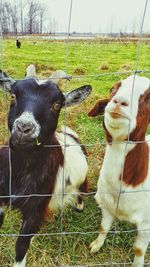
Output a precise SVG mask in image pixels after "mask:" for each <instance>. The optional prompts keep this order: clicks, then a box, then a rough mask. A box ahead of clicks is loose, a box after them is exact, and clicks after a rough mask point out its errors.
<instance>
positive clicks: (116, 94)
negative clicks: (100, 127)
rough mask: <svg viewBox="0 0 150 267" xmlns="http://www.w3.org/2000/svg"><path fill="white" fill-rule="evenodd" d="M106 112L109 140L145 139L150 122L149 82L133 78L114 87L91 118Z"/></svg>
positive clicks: (99, 103) (137, 77) (97, 105)
mask: <svg viewBox="0 0 150 267" xmlns="http://www.w3.org/2000/svg"><path fill="white" fill-rule="evenodd" d="M104 110H105V113H104V128H105V130H106V133H107V138H108V141H111V140H120V141H123V140H126V139H128V138H129V140H132V141H138V140H144V138H145V133H146V130H147V127H148V123H149V120H150V80H149V79H148V78H145V77H139V76H137V75H131V76H129V77H128V78H127V79H125V80H122V81H121V82H119V83H117V84H115V85H114V86H113V87H112V88H111V90H110V97H109V98H107V99H103V100H99V101H98V102H97V103H96V105H95V106H94V107H93V108H92V110H91V111H90V112H89V116H91V117H94V116H97V115H98V114H101V113H102V112H103V111H104Z"/></svg>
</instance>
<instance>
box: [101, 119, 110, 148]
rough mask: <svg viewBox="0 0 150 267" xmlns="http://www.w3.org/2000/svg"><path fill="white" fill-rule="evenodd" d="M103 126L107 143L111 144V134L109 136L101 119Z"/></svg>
mask: <svg viewBox="0 0 150 267" xmlns="http://www.w3.org/2000/svg"><path fill="white" fill-rule="evenodd" d="M103 128H104V130H105V136H106V140H107V142H108V143H110V144H111V143H112V136H111V134H110V133H109V132H108V130H107V129H106V127H105V123H104V120H103Z"/></svg>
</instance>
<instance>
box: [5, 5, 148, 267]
mask: <svg viewBox="0 0 150 267" xmlns="http://www.w3.org/2000/svg"><path fill="white" fill-rule="evenodd" d="M0 5H1V7H2V0H1V3H0ZM143 5H144V10H143V16H142V20H141V27H140V31H139V40H138V42H137V49H136V59H135V69H134V70H129V71H118V72H108V73H106V72H105V73H100V74H87V75H71V76H70V75H69V74H68V69H69V44H70V26H71V19H72V10H73V0H70V12H69V19H68V32H67V38H66V73H67V78H69V79H72V80H73V79H86V78H98V77H105V76H111V75H113V76H117V75H128V74H133V75H134V79H133V86H132V96H131V103H132V101H133V92H134V82H135V75H136V74H140V73H146V74H149V73H150V70H149V69H139V56H140V53H141V51H140V47H141V38H142V33H143V25H144V20H145V16H146V11H147V6H148V0H146V1H145V3H144V4H143ZM1 18H2V16H1ZM1 25H2V23H1ZM3 54H4V47H3V35H2V29H1V68H2V69H3V64H2V62H3V57H4V56H3ZM68 87H69V86H68V81H66V86H65V92H66V93H67V92H68ZM6 94H7V93H6V90H5V85H4V88H3V99H4V107H5V114H6V118H7V117H8V103H7V96H6ZM64 114H65V115H64V124H65V133H66V125H67V121H68V117H67V109H66V107H65V112H64ZM130 115H131V116H132V107H131V110H130ZM6 120H7V119H6ZM129 135H130V124H129V131H128V140H127V141H126V142H122V143H124V144H125V150H124V160H123V162H122V172H121V183H120V188H119V192H118V191H112V192H104V191H100V194H105V195H109V194H116V197H117V205H116V217H117V214H118V207H119V201H120V196H121V195H122V194H128V195H130V194H132V193H133V191H132V190H130V189H129V190H124V189H123V188H122V184H123V170H124V163H125V155H126V152H127V146H128V145H129V144H138V143H144V142H150V139H149V140H147V141H138V142H133V141H130V140H129ZM65 136H66V135H65ZM8 139H9V132H8ZM113 143H114V142H113ZM116 143H117V142H116ZM120 143H121V142H118V144H120ZM81 145H84V146H85V147H87V148H88V149H90V148H92V147H94V146H97V145H104V146H106V145H107V142H106V141H100V140H99V142H98V143H96V144H95V143H92V139H91V143H84V142H83V143H82V144H81ZM68 146H76V145H68V144H67V142H66V139H65V140H64V157H65V153H66V148H67V147H68ZM0 147H9V145H7V144H5V145H4V144H0ZM45 147H47V148H52V147H56V146H52V145H46V146H45ZM9 168H10V178H9V195H8V196H0V199H2V198H3V199H4V198H8V197H9V198H10V205H9V216H8V218H9V231H8V233H3V232H1V233H0V237H1V238H4V237H9V238H10V237H12V238H13V237H18V236H32V235H33V234H28V235H27V234H25V235H23V234H19V233H16V230H14V222H13V216H12V213H13V211H12V204H11V201H12V199H14V198H16V197H17V198H18V196H16V195H14V194H12V189H11V184H12V180H11V179H12V174H11V169H12V168H11V153H10V149H9ZM64 177H65V174H64V173H63V179H62V188H63V191H62V194H61V195H60V196H58V197H61V198H62V206H63V201H64V196H65V195H67V193H65V192H64V186H63V184H64V179H65V178H64ZM141 192H150V190H148V189H147V190H134V193H136V194H138V193H141ZM95 193H96V189H95V190H92V191H91V192H88V193H83V195H85V196H86V197H92V198H93V195H95ZM52 195H53V194H44V195H41V194H28V195H20V196H19V198H29V197H35V198H38V197H45V196H52ZM85 202H86V199H85ZM92 215H93V214H92V211H91V217H92ZM65 216H66V215H65V211H64V209H63V208H62V209H61V213H60V227H58V228H59V230H58V231H57V232H56V231H53V232H48V230H46V232H44V233H41V232H40V233H37V234H34V236H37V237H59V249H58V248H57V251H56V252H57V253H58V255H59V259H58V263H57V264H56V265H55V266H59V267H72V266H74V267H77V266H80V267H88V266H91V267H92V266H93V267H94V266H95V267H96V266H130V265H131V261H130V260H129V259H127V260H125V261H123V262H122V261H120V260H119V262H118V259H117V261H116V259H115V258H114V254H115V253H114V250H115V241H116V235H119V234H121V235H122V234H132V233H136V232H137V229H136V227H134V228H132V229H118V222H115V223H114V226H113V229H112V230H110V231H109V234H110V235H111V244H109V250H110V251H109V258H108V257H107V260H105V262H104V260H102V262H103V263H99V262H95V260H94V259H93V262H92V258H90V257H91V256H90V254H89V255H88V257H89V258H87V260H86V261H87V262H86V263H85V261H84V263H83V264H82V263H80V264H79V263H78V262H79V261H78V258H76V257H75V255H74V254H75V252H74V250H73V252H72V254H73V255H72V258H73V259H74V260H73V265H72V263H69V264H67V263H66V264H64V249H63V246H64V242H66V241H64V237H67V236H75V238H77V237H78V236H81V239H82V237H83V236H86V237H87V238H88V236H89V235H92V236H94V235H95V234H98V233H99V231H98V229H97V230H96V231H94V230H88V229H86V231H85V230H84V228H83V229H80V230H73V229H72V230H71V231H67V230H66V226H65V225H64V221H65ZM98 216H100V214H98ZM95 219H96V220H98V219H97V217H96V218H95V214H94V218H93V220H95ZM138 231H142V232H143V231H145V232H146V233H147V232H148V231H150V228H147V229H138ZM108 238H109V237H108ZM89 239H90V238H89ZM35 242H36V241H35ZM67 242H68V241H67ZM49 246H51V242H50V244H49ZM78 246H80V244H78ZM105 246H107V244H106V245H105ZM9 250H10V252H9V255H10V265H8V266H12V265H13V262H14V259H13V258H14V257H13V255H14V254H13V253H12V252H11V251H12V248H11V244H10V247H9ZM87 250H88V248H87ZM81 253H82V252H81ZM99 253H100V252H99ZM83 257H84V256H83ZM89 259H90V263H89ZM68 261H69V260H68ZM97 261H98V260H97ZM29 266H30V265H29ZM31 266H32V265H31ZM37 266H38V265H37ZM40 266H47V267H50V266H52V265H51V264H50V263H47V265H40ZM145 266H150V259H149V262H145ZM2 267H4V266H2ZM52 267H53V266H52Z"/></svg>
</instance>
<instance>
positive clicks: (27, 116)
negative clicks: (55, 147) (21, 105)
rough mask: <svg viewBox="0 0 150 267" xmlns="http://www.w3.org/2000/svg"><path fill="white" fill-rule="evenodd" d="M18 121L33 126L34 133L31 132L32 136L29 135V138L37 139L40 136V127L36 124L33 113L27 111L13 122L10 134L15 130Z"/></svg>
mask: <svg viewBox="0 0 150 267" xmlns="http://www.w3.org/2000/svg"><path fill="white" fill-rule="evenodd" d="M18 121H20V122H21V123H22V124H25V125H26V124H28V123H31V124H33V125H34V127H35V131H33V134H32V135H31V138H33V139H34V138H37V137H38V136H39V134H40V129H41V127H40V125H39V123H38V122H37V120H36V119H35V117H34V115H33V113H31V112H28V111H25V112H23V113H22V114H21V115H20V116H19V117H18V118H17V119H16V120H15V121H14V124H13V129H12V133H14V131H15V130H16V123H17V122H18Z"/></svg>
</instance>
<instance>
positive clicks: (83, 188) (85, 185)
mask: <svg viewBox="0 0 150 267" xmlns="http://www.w3.org/2000/svg"><path fill="white" fill-rule="evenodd" d="M79 191H80V193H81V194H82V192H83V193H88V192H89V187H88V180H87V177H86V178H85V181H84V182H83V183H82V184H81V185H80V187H79Z"/></svg>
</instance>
